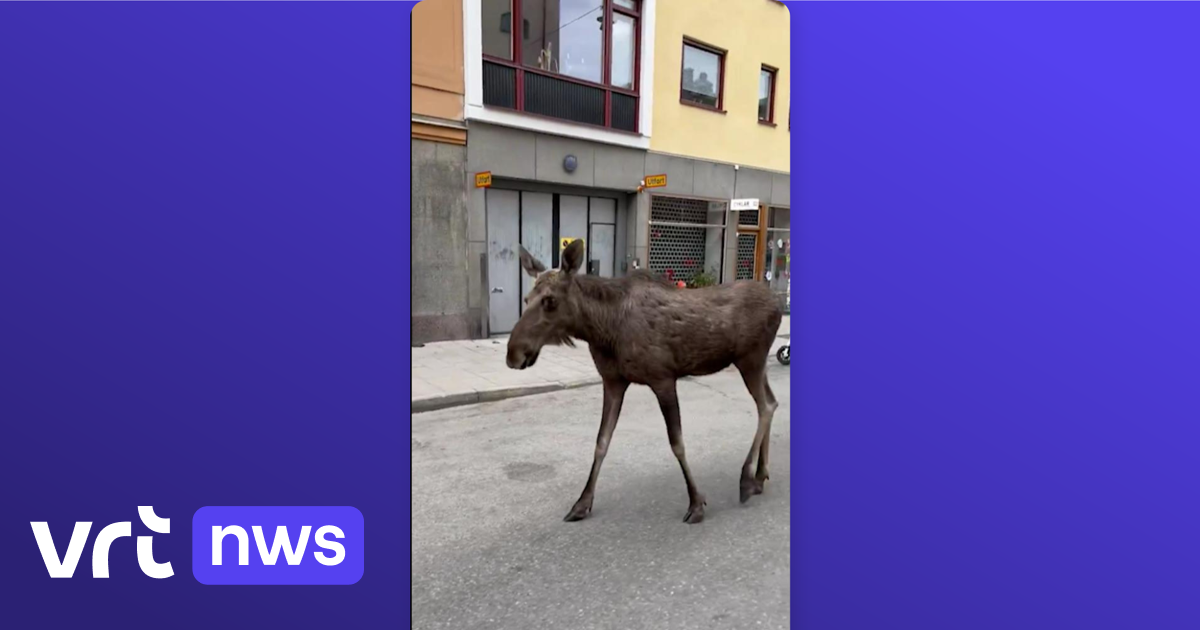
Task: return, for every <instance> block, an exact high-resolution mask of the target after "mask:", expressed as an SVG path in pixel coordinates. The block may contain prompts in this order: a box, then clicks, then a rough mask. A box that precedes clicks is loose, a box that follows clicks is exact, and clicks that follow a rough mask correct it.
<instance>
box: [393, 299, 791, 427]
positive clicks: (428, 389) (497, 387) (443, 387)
mask: <svg viewBox="0 0 1200 630" xmlns="http://www.w3.org/2000/svg"><path fill="white" fill-rule="evenodd" d="M778 334H779V335H780V338H776V339H775V343H774V344H773V345H772V346H771V353H772V357H771V359H770V360H772V361H774V360H775V359H774V353H775V350H776V349H777V348H779V346H781V345H784V344H787V343H789V342H788V340H787V339H786V338H784V337H786V336H789V335H790V334H791V317H790V316H787V315H785V316H784V317H783V323H782V324H781V325H780V326H779V333H778ZM575 344H576V347H574V348H567V347H563V346H547V347H545V348H543V349H542V353H541V355H540V356H539V357H538V362H537V364H536V365H534V366H533V367H531V368H529V369H526V370H510V369H508V366H506V365H505V364H504V356H505V352H506V351H507V349H508V337H493V338H491V339H478V340H467V341H443V342H438V343H430V344H425V347H423V348H413V349H412V413H421V412H423V411H432V410H434V409H444V408H446V407H456V406H458V405H471V404H475V403H480V402H490V401H494V400H503V399H505V398H515V397H517V396H528V395H530V394H541V393H544V392H551V391H556V390H560V389H568V388H571V387H582V386H584V385H592V384H595V383H599V382H600V375H599V374H597V373H596V366H595V365H593V364H592V355H591V354H590V353H588V348H587V344H586V343H584V342H582V341H577V342H575ZM729 369H733V368H729Z"/></svg>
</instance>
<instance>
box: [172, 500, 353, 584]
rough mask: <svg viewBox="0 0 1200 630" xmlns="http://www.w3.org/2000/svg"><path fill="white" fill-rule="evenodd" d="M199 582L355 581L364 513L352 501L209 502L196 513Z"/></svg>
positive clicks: (195, 570) (195, 571) (194, 554)
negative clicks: (299, 503)
mask: <svg viewBox="0 0 1200 630" xmlns="http://www.w3.org/2000/svg"><path fill="white" fill-rule="evenodd" d="M192 575H194V576H196V580H197V581H199V582H200V583H201V584H213V585H215V584H354V583H356V582H358V581H359V580H360V579H362V575H363V515H362V512H359V511H358V509H356V508H353V507H349V506H337V507H321V506H287V507H283V506H258V507H255V506H228V505H222V506H206V507H202V508H200V509H199V510H196V514H195V515H193V516H192Z"/></svg>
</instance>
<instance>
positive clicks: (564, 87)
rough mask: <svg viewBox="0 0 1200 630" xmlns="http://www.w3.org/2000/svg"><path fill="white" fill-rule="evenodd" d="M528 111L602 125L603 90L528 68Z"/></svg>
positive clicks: (526, 79)
mask: <svg viewBox="0 0 1200 630" xmlns="http://www.w3.org/2000/svg"><path fill="white" fill-rule="evenodd" d="M525 111H527V112H529V113H531V114H541V115H543V116H552V117H554V118H562V119H565V120H573V121H575V122H581V123H589V124H593V125H603V124H604V90H601V89H599V88H594V87H591V86H587V85H580V84H578V83H572V82H570V81H563V80H561V79H555V78H553V77H547V76H543V75H540V74H535V73H533V72H526V73H525Z"/></svg>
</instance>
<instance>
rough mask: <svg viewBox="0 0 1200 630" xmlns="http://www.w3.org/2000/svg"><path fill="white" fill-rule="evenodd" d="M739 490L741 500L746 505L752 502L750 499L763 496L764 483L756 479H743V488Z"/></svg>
mask: <svg viewBox="0 0 1200 630" xmlns="http://www.w3.org/2000/svg"><path fill="white" fill-rule="evenodd" d="M739 490H740V492H739V499H740V500H741V502H742V503H745V502H747V501H749V500H750V497H752V496H754V495H756V494H762V491H763V482H762V480H761V479H755V478H753V477H744V478H742V483H741V487H740V488H739Z"/></svg>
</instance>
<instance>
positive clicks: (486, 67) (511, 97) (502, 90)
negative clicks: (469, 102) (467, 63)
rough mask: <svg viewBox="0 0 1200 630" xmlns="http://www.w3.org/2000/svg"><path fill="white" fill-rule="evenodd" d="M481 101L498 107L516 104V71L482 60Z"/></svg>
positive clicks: (514, 105)
mask: <svg viewBox="0 0 1200 630" xmlns="http://www.w3.org/2000/svg"><path fill="white" fill-rule="evenodd" d="M483 102H484V104H485V105H497V106H500V107H509V108H512V107H516V106H517V71H516V70H513V69H512V68H509V67H508V66H502V65H500V64H496V63H488V62H486V61H485V62H483Z"/></svg>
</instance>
